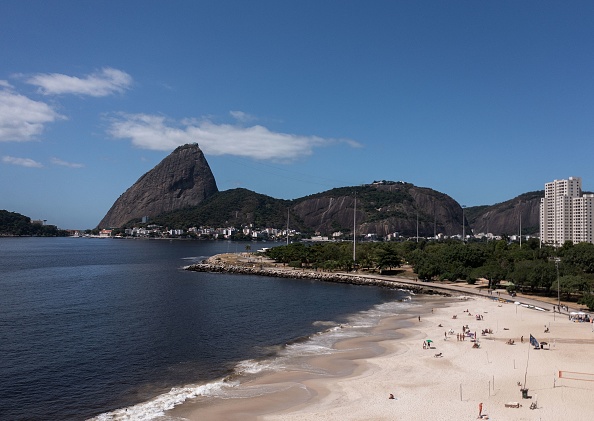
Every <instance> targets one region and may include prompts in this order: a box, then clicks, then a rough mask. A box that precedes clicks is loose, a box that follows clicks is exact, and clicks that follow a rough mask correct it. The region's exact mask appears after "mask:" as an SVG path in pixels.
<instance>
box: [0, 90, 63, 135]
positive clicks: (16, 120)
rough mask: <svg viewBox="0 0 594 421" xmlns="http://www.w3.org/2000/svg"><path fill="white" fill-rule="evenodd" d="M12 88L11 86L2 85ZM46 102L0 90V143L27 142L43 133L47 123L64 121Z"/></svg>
mask: <svg viewBox="0 0 594 421" xmlns="http://www.w3.org/2000/svg"><path fill="white" fill-rule="evenodd" d="M1 86H2V87H5V88H10V84H8V83H7V84H1ZM64 118H65V117H64V116H61V115H60V114H58V113H57V112H55V111H54V110H53V109H52V108H51V107H50V106H49V105H48V104H46V103H45V102H40V101H34V100H32V99H29V98H27V97H26V96H24V95H20V94H17V93H15V92H13V91H12V90H11V89H0V142H11V141H12V142H26V141H29V140H33V139H34V138H35V136H37V135H39V134H41V132H43V127H44V125H45V124H46V123H51V122H53V121H55V120H58V119H64Z"/></svg>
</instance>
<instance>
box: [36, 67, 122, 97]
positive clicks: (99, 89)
mask: <svg viewBox="0 0 594 421" xmlns="http://www.w3.org/2000/svg"><path fill="white" fill-rule="evenodd" d="M26 82H27V83H29V84H31V85H35V86H38V87H39V91H40V92H41V93H42V94H43V95H59V94H75V95H90V96H94V97H101V96H107V95H111V94H114V93H121V92H124V91H125V90H126V89H128V88H129V87H130V85H132V76H130V75H129V74H128V73H126V72H123V71H121V70H117V69H113V68H111V67H105V68H103V69H101V70H100V71H97V72H95V73H92V74H90V75H87V76H84V77H82V78H80V77H76V76H68V75H63V74H60V73H39V74H37V75H35V76H32V77H30V78H29V79H27V81H26Z"/></svg>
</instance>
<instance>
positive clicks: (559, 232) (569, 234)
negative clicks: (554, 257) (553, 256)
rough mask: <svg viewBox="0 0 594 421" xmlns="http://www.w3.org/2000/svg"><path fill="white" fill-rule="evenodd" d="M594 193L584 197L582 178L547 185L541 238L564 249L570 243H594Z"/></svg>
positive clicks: (541, 204)
mask: <svg viewBox="0 0 594 421" xmlns="http://www.w3.org/2000/svg"><path fill="white" fill-rule="evenodd" d="M593 210H594V194H586V195H582V179H581V177H569V179H567V180H555V181H552V182H550V183H546V184H545V197H544V198H543V199H541V202H540V239H541V241H542V242H543V243H547V244H552V245H556V246H561V245H563V243H565V242H566V241H571V242H573V243H574V244H576V243H580V242H588V243H594V235H593V232H592V229H593V225H594V219H593Z"/></svg>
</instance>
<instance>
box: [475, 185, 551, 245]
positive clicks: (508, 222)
mask: <svg viewBox="0 0 594 421" xmlns="http://www.w3.org/2000/svg"><path fill="white" fill-rule="evenodd" d="M543 197H544V190H540V191H533V192H529V193H524V194H521V195H520V196H518V197H515V198H513V199H510V200H507V201H505V202H502V203H497V204H495V205H491V206H477V207H475V208H469V209H468V210H467V212H468V213H467V218H468V220H469V222H470V225H471V226H472V231H473V233H475V234H478V233H481V232H482V233H493V234H495V235H518V234H519V233H520V227H521V228H522V234H524V235H526V234H534V233H538V232H539V231H540V226H539V224H540V199H541V198H543Z"/></svg>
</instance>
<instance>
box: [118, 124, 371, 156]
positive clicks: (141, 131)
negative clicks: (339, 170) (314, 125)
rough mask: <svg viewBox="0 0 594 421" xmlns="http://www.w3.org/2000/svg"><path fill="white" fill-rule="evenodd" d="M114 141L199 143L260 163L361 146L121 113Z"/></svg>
mask: <svg viewBox="0 0 594 421" xmlns="http://www.w3.org/2000/svg"><path fill="white" fill-rule="evenodd" d="M108 132H109V134H110V135H111V136H113V137H114V138H117V139H130V140H131V141H132V144H133V145H135V146H137V147H140V148H145V149H153V150H165V151H166V150H172V149H174V148H176V147H177V146H180V145H183V144H186V143H198V144H199V145H200V148H201V149H202V150H203V151H204V153H205V154H208V155H235V156H242V157H249V158H254V159H261V160H277V161H286V160H294V159H297V158H299V157H302V156H308V155H311V154H312V153H313V149H314V148H316V147H323V146H328V145H333V144H339V143H346V144H349V145H350V146H353V147H357V146H360V145H359V144H358V143H357V142H355V141H353V140H348V139H329V138H322V137H318V136H301V135H295V134H287V133H278V132H273V131H270V130H269V129H267V128H266V127H263V126H260V125H255V126H251V127H243V126H238V125H233V124H214V123H212V122H211V121H208V120H205V121H196V120H191V119H186V120H182V121H181V122H179V123H177V122H174V121H169V120H167V119H166V118H165V117H164V116H160V115H148V114H120V115H119V116H118V117H116V118H115V119H114V120H112V122H111V125H110V127H109V129H108Z"/></svg>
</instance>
